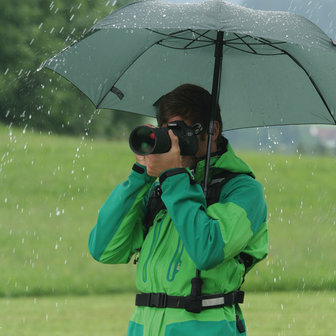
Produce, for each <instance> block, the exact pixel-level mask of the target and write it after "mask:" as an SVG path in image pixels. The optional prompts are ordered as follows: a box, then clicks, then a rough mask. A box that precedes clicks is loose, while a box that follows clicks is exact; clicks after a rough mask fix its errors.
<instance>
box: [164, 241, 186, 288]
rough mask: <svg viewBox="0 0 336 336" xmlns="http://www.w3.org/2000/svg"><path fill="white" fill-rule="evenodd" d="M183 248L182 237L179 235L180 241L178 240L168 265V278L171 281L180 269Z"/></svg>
mask: <svg viewBox="0 0 336 336" xmlns="http://www.w3.org/2000/svg"><path fill="white" fill-rule="evenodd" d="M183 249H184V246H183V243H182V240H181V238H180V237H179V239H178V242H177V247H176V251H175V253H174V256H173V258H172V260H171V262H170V264H169V267H168V272H167V280H168V281H169V282H171V281H173V280H174V279H175V275H176V274H177V273H178V272H179V270H180V267H181V257H182V253H183Z"/></svg>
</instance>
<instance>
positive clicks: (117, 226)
mask: <svg viewBox="0 0 336 336" xmlns="http://www.w3.org/2000/svg"><path fill="white" fill-rule="evenodd" d="M210 109H211V95H210V94H209V93H208V92H207V91H206V90H204V89H203V88H200V87H198V86H195V85H191V84H185V85H182V86H180V87H178V88H176V89H175V90H173V91H172V92H170V93H168V94H167V95H165V96H164V97H163V98H162V99H161V101H160V107H159V112H158V116H157V117H158V125H159V127H165V126H166V125H167V124H168V122H171V121H176V120H183V121H184V122H185V123H186V124H187V125H189V126H193V125H194V124H195V123H200V124H201V125H202V128H203V130H204V131H203V132H202V133H201V134H199V135H198V144H199V145H198V152H197V153H196V155H194V156H181V155H180V148H179V142H178V138H177V137H176V136H175V135H174V134H173V132H172V131H171V130H170V131H169V135H170V138H171V142H172V146H171V149H170V151H169V152H167V153H163V154H154V155H147V156H143V157H142V156H138V155H137V156H136V161H137V163H136V164H135V165H134V166H133V171H132V172H131V174H130V176H129V178H128V180H127V181H125V182H123V183H122V184H120V185H118V186H117V187H116V188H115V189H114V190H113V192H112V194H111V195H110V196H109V198H108V199H107V201H106V202H105V204H104V205H103V207H102V208H101V210H100V212H99V215H98V221H97V224H96V226H95V227H94V229H93V230H92V232H91V234H90V239H89V248H90V252H91V254H92V256H93V257H94V258H95V259H96V260H98V261H100V262H103V263H112V264H116V263H128V262H129V260H130V259H131V257H132V255H134V254H135V253H137V252H139V251H140V253H139V258H138V266H137V275H136V284H137V288H138V290H139V291H140V292H142V293H144V294H140V295H139V294H138V295H137V298H136V304H137V307H136V309H135V311H134V313H133V315H132V317H131V321H130V324H129V329H128V335H137V336H138V335H155V336H158V335H162V336H163V335H166V336H169V335H174V336H178V335H196V336H197V335H207V336H212V335H230V336H231V335H245V323H244V319H243V316H242V313H241V310H240V307H239V303H241V302H242V301H243V296H242V292H241V291H239V289H240V286H241V285H242V282H243V281H244V277H245V274H246V272H247V271H249V270H250V269H251V268H252V267H253V266H254V265H255V264H256V263H257V262H259V261H260V260H262V259H263V258H265V256H266V255H267V251H268V235H267V224H266V205H265V201H264V195H263V189H262V186H261V185H260V184H259V183H258V182H257V181H256V180H255V179H254V175H253V173H252V171H251V169H250V168H249V166H248V165H247V164H245V163H244V162H243V161H242V160H241V159H239V158H238V157H237V156H236V155H235V154H234V152H233V150H232V148H231V146H230V145H229V144H228V141H227V140H226V139H225V138H223V137H222V136H221V131H222V121H221V116H220V111H219V107H217V114H216V121H215V134H214V136H213V140H212V143H211V152H212V157H211V162H210V174H209V175H210V176H209V178H210V181H209V183H210V186H211V183H212V182H216V181H219V182H218V183H219V184H217V186H218V185H219V186H220V189H219V190H218V191H217V192H215V193H213V192H212V194H213V198H215V200H214V201H213V202H210V200H209V199H206V197H205V196H204V192H203V190H202V186H201V185H202V182H203V179H204V166H205V162H204V161H205V160H204V156H205V154H206V148H207V134H206V130H207V129H208V125H209V115H210ZM156 178H159V182H155V180H156ZM153 190H155V191H156V196H155V192H153ZM210 190H211V187H209V191H210ZM158 191H159V192H158ZM153 199H156V202H157V203H158V199H159V203H158V204H159V205H160V206H159V209H160V210H159V211H156V212H155V213H154V216H151V215H153V214H149V213H148V211H150V212H153V211H154V210H153V206H152V202H153ZM160 202H161V203H160ZM148 209H150V210H148ZM151 217H155V218H151ZM148 218H151V219H149V220H148ZM148 221H149V223H148ZM197 270H198V271H197ZM195 274H196V275H195Z"/></svg>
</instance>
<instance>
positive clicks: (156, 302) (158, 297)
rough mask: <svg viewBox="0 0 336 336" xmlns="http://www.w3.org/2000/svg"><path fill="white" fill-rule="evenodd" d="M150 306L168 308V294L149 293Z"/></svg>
mask: <svg viewBox="0 0 336 336" xmlns="http://www.w3.org/2000/svg"><path fill="white" fill-rule="evenodd" d="M147 305H148V307H156V308H166V307H167V294H166V293H149V295H148V303H147Z"/></svg>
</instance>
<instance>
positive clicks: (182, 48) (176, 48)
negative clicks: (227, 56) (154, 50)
mask: <svg viewBox="0 0 336 336" xmlns="http://www.w3.org/2000/svg"><path fill="white" fill-rule="evenodd" d="M157 44H159V45H160V46H162V47H165V48H168V49H175V50H186V49H188V50H192V49H200V48H205V47H209V46H212V45H213V43H208V44H204V45H201V46H198V47H190V48H186V47H180V48H178V47H172V46H168V45H165V44H163V43H161V41H159V42H158V43H157ZM237 49H238V48H237Z"/></svg>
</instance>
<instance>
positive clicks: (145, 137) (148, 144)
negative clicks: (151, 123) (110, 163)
mask: <svg viewBox="0 0 336 336" xmlns="http://www.w3.org/2000/svg"><path fill="white" fill-rule="evenodd" d="M130 146H131V149H132V150H133V152H134V153H136V154H139V155H146V154H150V153H152V152H153V149H154V147H155V134H154V132H153V129H152V128H150V127H148V126H139V127H137V128H136V129H134V131H133V132H132V133H131V135H130Z"/></svg>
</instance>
